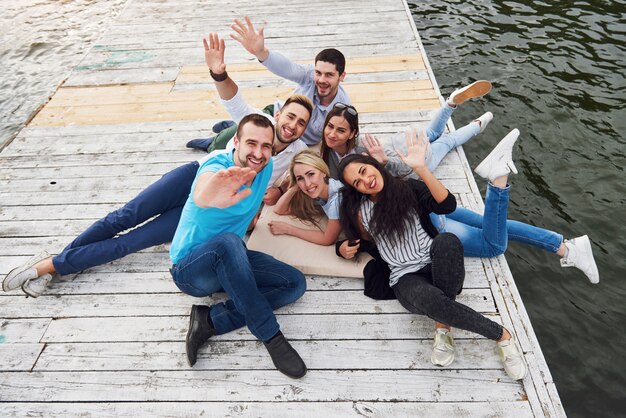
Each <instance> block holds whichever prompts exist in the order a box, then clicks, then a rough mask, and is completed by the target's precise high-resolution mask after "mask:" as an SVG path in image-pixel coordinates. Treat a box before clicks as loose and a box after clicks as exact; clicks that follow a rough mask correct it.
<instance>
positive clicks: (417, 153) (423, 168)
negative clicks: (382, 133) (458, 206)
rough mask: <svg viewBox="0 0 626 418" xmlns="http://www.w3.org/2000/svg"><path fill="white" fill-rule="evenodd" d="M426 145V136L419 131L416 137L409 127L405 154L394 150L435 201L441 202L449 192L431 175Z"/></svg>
mask: <svg viewBox="0 0 626 418" xmlns="http://www.w3.org/2000/svg"><path fill="white" fill-rule="evenodd" d="M427 147H428V138H427V137H426V134H424V132H423V131H420V133H419V136H418V137H417V138H416V136H415V129H411V130H410V131H407V133H406V148H407V155H403V154H402V153H401V152H399V151H396V153H397V154H398V157H400V159H401V160H402V161H404V163H405V164H406V165H408V166H409V167H411V169H412V170H413V172H415V174H417V175H418V176H419V177H420V178H421V179H422V181H423V182H424V183H425V184H426V187H428V190H430V193H431V194H432V196H433V198H434V199H435V201H436V202H437V203H442V202H443V201H444V200H446V199H447V198H448V195H449V194H450V192H449V191H448V189H446V187H445V186H444V185H443V184H442V183H441V182H440V181H439V180H438V179H437V177H435V176H434V175H433V173H432V172H431V171H430V170H429V169H428V165H427V164H426V149H427Z"/></svg>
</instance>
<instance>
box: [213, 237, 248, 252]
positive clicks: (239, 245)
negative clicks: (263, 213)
mask: <svg viewBox="0 0 626 418" xmlns="http://www.w3.org/2000/svg"><path fill="white" fill-rule="evenodd" d="M213 241H214V243H215V246H216V247H218V248H224V249H225V250H228V251H230V250H233V249H245V244H244V242H243V240H242V239H241V238H240V237H239V235H236V234H233V233H232V232H225V233H223V234H220V235H218V236H216V237H215V238H213Z"/></svg>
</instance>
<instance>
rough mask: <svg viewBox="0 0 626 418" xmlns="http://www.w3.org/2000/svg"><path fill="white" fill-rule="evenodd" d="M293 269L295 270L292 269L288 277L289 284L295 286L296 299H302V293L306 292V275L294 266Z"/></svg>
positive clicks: (294, 294)
mask: <svg viewBox="0 0 626 418" xmlns="http://www.w3.org/2000/svg"><path fill="white" fill-rule="evenodd" d="M292 269H293V271H291V272H290V273H289V274H288V275H287V277H288V280H289V284H290V285H291V287H292V288H293V296H294V300H296V299H300V298H301V297H302V295H304V292H306V277H304V274H302V272H301V271H300V270H298V269H296V268H293V267H292Z"/></svg>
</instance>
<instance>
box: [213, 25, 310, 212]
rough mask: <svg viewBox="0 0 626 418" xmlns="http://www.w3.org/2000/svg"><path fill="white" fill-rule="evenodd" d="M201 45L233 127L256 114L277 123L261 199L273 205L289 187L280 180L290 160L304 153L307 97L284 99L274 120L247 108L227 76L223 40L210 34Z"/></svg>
mask: <svg viewBox="0 0 626 418" xmlns="http://www.w3.org/2000/svg"><path fill="white" fill-rule="evenodd" d="M203 42H204V56H205V61H206V63H207V66H208V67H209V71H210V73H211V77H212V78H213V80H214V81H215V87H216V88H217V92H218V94H219V95H220V98H221V99H222V104H223V105H224V107H225V108H226V110H227V111H228V113H229V114H230V116H231V118H232V119H233V120H234V121H235V123H238V122H239V121H240V120H241V119H242V118H243V117H244V116H246V115H249V114H251V113H259V114H262V115H265V116H266V117H268V118H269V119H270V120H272V121H274V119H275V120H276V137H275V141H274V145H273V152H272V160H273V161H274V170H273V172H272V178H271V179H270V183H269V186H268V189H267V192H266V195H265V198H264V199H263V202H264V203H265V204H269V205H273V204H275V203H276V201H278V199H279V198H280V196H281V195H282V194H283V192H284V191H286V188H287V186H288V185H287V184H286V181H287V180H288V179H287V178H286V177H283V175H284V173H285V172H286V171H287V168H289V164H290V163H291V160H292V159H293V156H294V155H295V154H296V153H298V152H299V151H302V150H304V149H307V145H306V144H305V143H304V142H303V141H302V140H301V139H300V137H301V136H302V134H303V133H304V131H305V129H306V127H307V125H308V123H309V119H310V117H311V113H312V111H313V104H312V103H311V101H310V100H309V99H308V98H307V97H306V96H303V95H300V94H294V95H292V96H291V97H290V98H289V99H287V101H286V102H285V105H284V106H283V107H282V108H281V109H280V110H277V111H275V112H274V117H273V118H272V116H270V115H268V114H267V113H265V112H263V111H261V110H259V109H256V108H254V107H252V106H250V105H249V104H248V103H246V101H245V100H244V98H243V95H242V94H241V92H240V91H239V87H238V86H237V84H236V83H235V82H234V81H233V79H231V78H230V77H229V76H228V73H227V72H226V64H225V63H224V50H225V46H224V40H223V39H220V38H219V36H218V35H217V33H211V34H209V39H208V41H207V40H206V39H204V40H203ZM222 146H223V145H222ZM231 147H232V139H231V140H230V141H229V142H228V144H227V145H226V148H227V149H228V148H231ZM211 151H212V150H211Z"/></svg>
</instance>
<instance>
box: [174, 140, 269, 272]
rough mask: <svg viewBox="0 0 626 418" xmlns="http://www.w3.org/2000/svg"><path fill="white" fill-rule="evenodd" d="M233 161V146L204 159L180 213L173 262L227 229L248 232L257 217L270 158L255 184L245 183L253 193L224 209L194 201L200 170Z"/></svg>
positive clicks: (229, 164)
mask: <svg viewBox="0 0 626 418" xmlns="http://www.w3.org/2000/svg"><path fill="white" fill-rule="evenodd" d="M234 165H235V163H234V162H233V150H223V151H221V152H218V151H216V152H214V153H212V156H211V157H210V158H209V159H207V160H206V161H204V163H202V165H201V166H200V168H199V169H198V173H197V174H196V178H195V180H194V181H193V184H192V186H191V193H189V197H188V198H187V202H186V203H185V207H184V208H183V212H182V214H181V216H180V221H179V222H178V228H176V233H175V234H174V239H173V240H172V246H171V247H170V258H171V259H172V263H174V264H176V263H178V262H179V261H180V260H181V259H182V258H183V257H185V256H186V255H187V254H188V253H189V251H191V250H192V249H193V248H194V247H196V246H197V245H199V244H203V243H205V242H207V241H209V240H210V239H211V238H214V237H216V236H218V235H220V234H223V233H225V232H232V233H233V234H237V235H239V236H240V237H242V238H243V236H244V235H245V233H246V230H247V229H248V225H250V222H251V221H252V218H254V215H256V213H257V211H258V210H259V207H260V206H261V202H262V201H263V195H264V194H265V189H266V188H267V184H268V182H269V180H270V177H271V176H272V165H273V164H272V160H271V159H270V161H269V163H268V164H267V165H266V166H265V167H264V168H263V170H261V172H260V173H257V175H256V177H255V178H254V180H253V182H252V186H250V187H249V186H243V187H242V189H243V188H247V187H249V188H250V189H252V194H251V195H250V196H248V197H246V198H244V199H242V200H240V201H239V202H238V203H237V204H235V205H233V206H230V207H227V208H223V209H220V208H205V209H203V208H200V207H198V206H197V205H196V204H195V203H194V201H193V190H194V189H195V187H196V182H197V181H198V177H199V176H200V174H202V173H206V172H211V173H216V172H218V171H220V170H225V169H227V168H229V167H233V166H234Z"/></svg>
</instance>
